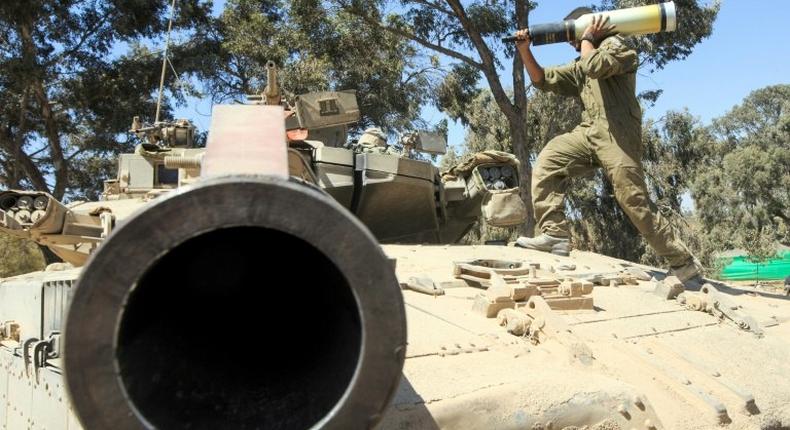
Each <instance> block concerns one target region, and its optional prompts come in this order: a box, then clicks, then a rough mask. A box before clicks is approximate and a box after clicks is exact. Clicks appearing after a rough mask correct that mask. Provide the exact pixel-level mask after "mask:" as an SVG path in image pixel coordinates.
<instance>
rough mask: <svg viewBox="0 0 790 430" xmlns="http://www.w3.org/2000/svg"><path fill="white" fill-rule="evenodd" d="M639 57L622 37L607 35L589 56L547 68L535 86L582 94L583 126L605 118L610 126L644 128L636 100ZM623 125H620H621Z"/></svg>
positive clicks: (542, 88) (569, 93) (576, 94)
mask: <svg viewBox="0 0 790 430" xmlns="http://www.w3.org/2000/svg"><path fill="white" fill-rule="evenodd" d="M638 66H639V58H638V56H637V54H636V51H634V50H633V49H630V48H628V47H627V46H626V45H625V43H624V42H623V38H622V37H620V36H611V37H608V38H606V39H605V40H604V41H603V42H601V45H600V46H599V47H598V48H597V49H596V50H595V51H593V53H592V54H590V55H589V56H587V57H586V58H577V59H576V60H574V61H573V62H571V63H569V64H566V65H563V66H557V67H547V68H546V69H545V70H544V75H545V79H544V80H543V81H541V82H533V85H534V86H535V87H536V88H539V89H541V90H546V91H551V92H554V93H557V94H561V95H567V96H579V97H581V100H582V104H583V105H584V112H583V113H582V120H583V121H582V124H581V125H582V126H590V125H593V124H595V123H596V122H599V121H600V120H604V121H606V122H609V124H608V127H617V126H618V125H619V126H625V127H627V128H632V127H637V129H636V130H639V129H640V128H641V118H642V112H641V109H640V108H639V102H638V101H637V99H636V69H637V67H638ZM618 128H620V127H618Z"/></svg>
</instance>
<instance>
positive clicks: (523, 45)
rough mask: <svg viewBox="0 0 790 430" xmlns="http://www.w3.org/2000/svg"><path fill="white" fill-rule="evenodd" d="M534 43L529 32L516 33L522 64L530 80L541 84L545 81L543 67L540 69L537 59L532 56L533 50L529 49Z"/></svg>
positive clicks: (526, 30) (525, 30)
mask: <svg viewBox="0 0 790 430" xmlns="http://www.w3.org/2000/svg"><path fill="white" fill-rule="evenodd" d="M530 43H532V41H531V40H530V38H529V30H528V29H524V30H519V31H517V32H516V49H518V53H519V55H520V56H521V62H522V63H524V67H525V68H526V69H527V74H529V79H530V80H531V81H532V82H541V81H543V80H544V79H545V74H544V72H543V67H540V64H538V61H537V60H535V57H534V56H533V55H532V50H531V49H529V44H530Z"/></svg>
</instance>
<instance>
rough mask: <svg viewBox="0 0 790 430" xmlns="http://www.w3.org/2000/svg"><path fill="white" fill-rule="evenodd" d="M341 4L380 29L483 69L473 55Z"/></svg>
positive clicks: (351, 12) (344, 8)
mask: <svg viewBox="0 0 790 430" xmlns="http://www.w3.org/2000/svg"><path fill="white" fill-rule="evenodd" d="M340 5H341V7H342V8H343V10H345V11H346V12H348V13H350V14H352V15H354V16H356V17H359V18H362V20H363V21H365V22H366V23H367V24H369V25H373V26H376V27H378V28H380V29H382V30H384V31H388V32H390V33H392V34H395V35H398V36H401V37H405V38H406V39H409V40H411V41H413V42H416V43H418V44H420V45H422V46H424V47H426V48H428V49H431V50H433V51H436V52H439V53H440V54H444V55H446V56H448V57H451V58H455V59H456V60H460V61H463V62H464V63H466V64H469V65H470V66H472V67H474V68H476V69H479V70H483V65H482V64H480V63H479V62H477V61H475V60H474V59H472V58H471V57H468V56H466V55H463V54H461V53H460V52H458V51H454V50H452V49H449V48H445V47H444V46H441V45H437V44H435V43H432V42H431V41H429V40H427V39H424V38H422V37H419V36H417V35H416V34H414V33H411V32H409V31H406V30H403V29H400V28H396V27H392V26H389V25H385V24H382V23H381V22H380V21H379V20H378V19H375V18H373V17H371V16H369V15H367V14H366V13H364V12H360V11H357V10H355V8H354V7H353V6H350V5H348V4H344V3H343V2H340Z"/></svg>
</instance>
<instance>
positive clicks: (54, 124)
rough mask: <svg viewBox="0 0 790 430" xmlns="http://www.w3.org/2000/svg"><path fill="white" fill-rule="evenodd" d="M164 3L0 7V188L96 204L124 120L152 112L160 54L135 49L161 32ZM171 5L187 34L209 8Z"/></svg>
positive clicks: (192, 0)
mask: <svg viewBox="0 0 790 430" xmlns="http://www.w3.org/2000/svg"><path fill="white" fill-rule="evenodd" d="M168 5H169V1H166V0H140V1H135V2H117V1H109V0H96V1H91V2H73V1H54V0H41V1H34V2H29V1H21V0H5V1H3V2H2V3H0V52H2V55H0V184H2V185H3V186H5V187H8V188H26V189H37V190H41V191H48V192H51V193H52V194H53V195H55V197H57V198H62V197H64V196H66V197H67V198H77V199H82V198H95V197H97V195H98V193H99V191H100V187H101V181H102V180H103V179H106V178H107V176H108V175H109V167H110V163H109V162H108V161H107V158H108V157H109V156H111V155H112V154H116V153H118V152H119V151H121V150H129V149H130V145H129V142H128V141H127V139H126V130H127V129H128V127H129V124H130V123H131V118H132V116H133V115H136V114H143V115H144V114H149V115H151V116H152V115H153V113H154V99H153V97H152V92H153V91H154V90H155V89H156V88H157V86H158V81H159V73H158V71H159V69H160V68H161V60H160V58H161V55H159V54H157V53H154V52H151V51H150V50H147V49H145V48H143V47H141V46H140V45H139V44H140V43H142V42H144V41H149V40H152V39H155V38H158V37H159V36H160V35H162V33H163V32H164V31H165V29H166V28H167V27H166V26H167V14H166V13H165V12H166V10H167V8H168ZM179 6H180V7H179V13H178V17H179V20H178V22H176V23H175V24H174V28H175V29H176V31H178V32H181V33H183V34H185V35H186V34H190V32H191V31H192V29H193V28H194V27H195V26H197V25H200V24H202V23H205V22H206V19H207V16H208V13H209V5H208V4H207V3H200V2H198V0H187V1H183V2H179ZM125 46H128V47H129V49H128V50H126V52H125V53H122V54H120V55H118V54H116V51H115V49H116V48H119V47H125ZM175 66H176V68H177V69H178V68H179V67H180V64H179V63H176V64H175ZM173 81H174V78H173V76H172V74H171V77H170V80H169V82H168V84H172V83H173ZM165 112H168V107H167V106H165ZM146 119H149V120H150V119H152V118H150V117H149V118H146ZM88 174H90V175H96V176H91V177H89V176H88Z"/></svg>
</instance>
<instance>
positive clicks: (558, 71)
mask: <svg viewBox="0 0 790 430" xmlns="http://www.w3.org/2000/svg"><path fill="white" fill-rule="evenodd" d="M591 12H592V10H591V9H589V8H585V7H580V8H576V9H575V10H573V11H572V12H571V13H570V14H569V15H568V16H567V17H566V18H565V19H576V18H578V17H579V16H581V15H584V14H586V13H591ZM615 30H616V28H615V26H614V25H609V18H608V17H607V18H603V17H600V16H599V17H596V18H595V19H594V20H593V22H592V24H590V26H589V27H588V28H587V29H585V31H584V34H583V35H582V37H581V41H579V42H571V45H573V46H574V48H575V49H576V51H577V52H579V53H580V57H578V58H577V59H576V60H574V61H573V62H571V63H569V64H566V65H563V66H558V67H548V68H546V69H543V68H542V67H541V66H540V65H539V64H538V62H537V61H536V60H535V58H534V57H533V55H532V52H531V50H530V46H529V45H530V36H529V30H520V31H518V32H517V33H516V37H517V39H518V40H517V42H516V43H517V45H516V46H517V48H518V51H519V53H520V55H521V59H522V61H523V63H524V66H525V67H526V69H527V72H528V73H529V77H530V79H531V80H532V83H533V85H534V86H535V87H536V88H538V89H541V90H544V91H552V92H555V93H557V94H562V95H567V96H579V97H581V101H582V104H583V105H584V111H583V113H582V123H581V124H579V125H578V126H577V127H576V128H574V129H573V131H571V132H570V133H566V134H562V135H559V136H557V137H555V138H554V139H552V140H551V141H550V142H549V143H548V144H547V145H546V147H545V148H544V149H543V151H541V152H540V154H539V155H538V159H537V161H536V163H535V168H534V170H533V171H532V202H533V206H534V208H535V219H536V221H537V227H538V229H540V231H541V235H540V236H538V237H535V238H527V237H520V238H518V240H517V241H516V244H517V245H518V246H521V247H524V248H528V249H536V250H540V251H547V252H552V253H554V254H558V255H568V253H569V251H570V243H569V240H568V237H569V232H568V222H567V220H566V219H565V213H564V207H565V203H564V199H565V189H566V187H567V184H568V179H569V178H572V177H576V176H581V175H584V174H586V173H589V172H590V171H592V170H593V169H596V168H603V170H604V173H605V174H606V176H607V178H608V179H609V181H610V182H611V183H612V185H613V187H614V191H615V197H616V198H617V201H618V202H619V204H620V207H621V208H622V209H623V211H625V213H626V214H627V215H628V217H629V218H630V219H631V222H632V223H634V225H635V226H636V228H637V229H638V230H639V232H640V233H641V234H642V236H644V238H645V239H646V240H647V242H648V243H649V244H650V246H652V247H653V249H655V250H656V253H658V255H660V256H662V257H664V258H666V259H667V261H668V262H669V264H670V266H671V267H672V270H671V272H672V274H673V275H675V276H677V277H678V278H680V279H681V281H683V282H685V281H687V280H690V279H692V278H696V277H698V276H699V270H700V266H699V263H698V262H697V260H696V259H695V258H694V257H693V256H692V255H691V253H690V252H689V250H688V249H687V248H686V246H685V245H684V244H683V243H682V242H681V241H680V240H678V238H677V237H675V233H674V231H673V229H672V228H671V226H670V224H669V222H668V220H667V219H666V218H665V217H664V216H662V215H661V213H660V212H658V210H657V208H656V206H655V205H654V204H653V202H652V201H650V198H649V195H648V192H647V187H646V185H645V179H644V172H643V171H642V165H641V158H642V132H641V127H642V118H641V117H642V112H641V110H640V107H639V102H638V101H637V99H636V70H637V66H638V64H639V59H638V57H637V53H636V51H634V50H633V49H630V48H628V47H626V46H625V44H624V42H623V38H622V37H620V36H618V35H616V34H615V33H614V31H615Z"/></svg>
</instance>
